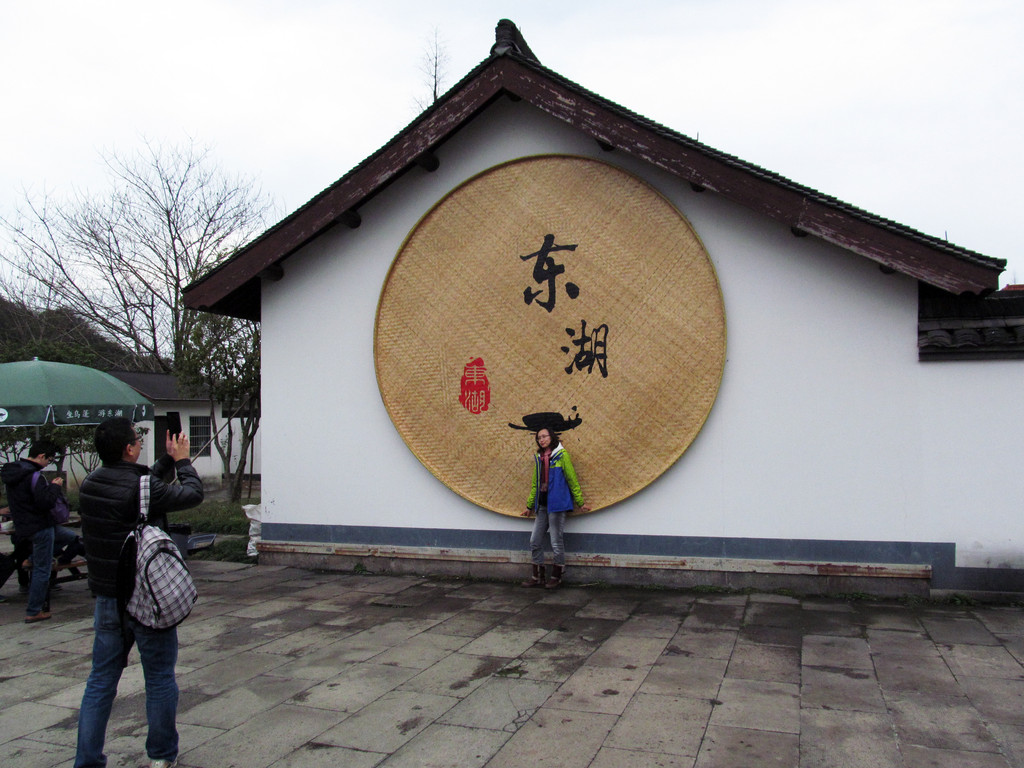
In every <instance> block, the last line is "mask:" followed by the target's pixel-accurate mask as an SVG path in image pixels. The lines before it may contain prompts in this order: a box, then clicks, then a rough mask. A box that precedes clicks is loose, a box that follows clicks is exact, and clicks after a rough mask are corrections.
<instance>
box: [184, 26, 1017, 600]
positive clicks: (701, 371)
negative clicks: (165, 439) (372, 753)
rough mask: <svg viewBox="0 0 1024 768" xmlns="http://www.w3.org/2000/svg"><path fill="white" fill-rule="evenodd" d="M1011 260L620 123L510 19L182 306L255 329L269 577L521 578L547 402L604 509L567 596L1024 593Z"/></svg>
mask: <svg viewBox="0 0 1024 768" xmlns="http://www.w3.org/2000/svg"><path fill="white" fill-rule="evenodd" d="M598 85H599V84H598ZM836 192H838V193H839V194H841V192H842V191H841V190H836ZM1004 266H1005V264H1004V263H1003V262H1002V261H1000V260H997V259H992V258H989V257H986V256H984V255H981V254H978V253H975V252H973V251H971V250H969V249H967V248H963V247H960V246H957V245H954V244H951V243H948V242H947V241H946V240H944V239H942V238H937V237H933V236H929V235H926V234H923V233H920V232H916V231H913V230H911V229H909V228H908V227H905V226H902V225H900V224H898V223H896V222H892V221H889V220H887V219H885V218H884V217H882V216H878V215H875V214H871V213H868V212H866V211H863V210H860V209H857V208H855V207H853V206H850V205H848V204H846V203H843V202H842V201H841V200H840V199H837V198H835V197H831V196H829V195H826V194H823V193H821V192H818V191H816V190H813V189H809V188H807V187H804V186H802V185H800V184H798V183H796V182H793V181H790V180H788V179H786V178H785V177H783V176H781V175H779V174H777V173H773V172H770V171H767V170H765V169H761V168H758V167H756V166H753V165H751V164H749V163H746V162H744V161H742V160H740V159H738V158H735V157H732V156H730V155H728V154H726V153H724V152H721V151H719V150H716V149H713V148H711V147H709V146H706V145H704V144H701V143H700V142H698V141H695V140H693V139H691V138H689V137H686V136H683V135H681V134H679V133H676V132H674V131H672V130H671V129H669V128H666V127H664V126H660V125H657V124H655V123H653V122H651V121H650V120H647V119H646V118H644V117H642V116H640V115H636V114H634V113H632V112H630V111H629V110H627V109H625V108H623V107H621V106H618V105H616V104H613V103H611V102H609V101H608V100H606V99H604V98H602V97H600V96H598V95H597V94H596V93H594V92H592V91H589V90H586V89H585V88H583V87H581V86H580V85H577V84H575V83H572V82H570V81H568V80H566V79H565V78H563V77H561V76H560V75H558V74H557V73H555V72H553V71H551V70H549V69H547V68H545V67H544V66H543V65H542V64H541V63H540V62H539V61H538V59H537V57H536V56H534V54H533V53H532V51H530V49H529V48H528V46H526V44H525V41H523V40H522V37H521V35H519V33H518V30H516V28H515V27H514V25H512V24H511V22H506V21H503V22H501V23H499V25H498V28H497V39H496V43H495V45H494V46H493V48H492V50H491V55H490V56H489V57H488V58H487V59H486V60H485V61H483V62H482V63H481V64H480V65H479V66H478V67H476V68H475V69H474V70H473V71H472V72H470V73H469V74H468V75H467V76H466V77H465V78H463V79H462V80H461V81H460V82H459V83H457V84H456V85H455V86H454V87H453V88H452V89H451V90H450V91H449V92H448V93H446V94H445V95H444V96H443V97H441V98H440V99H439V100H438V101H437V102H436V103H435V104H434V105H433V106H431V107H430V108H429V109H427V110H426V111H425V112H423V113H422V114H421V115H420V116H419V117H417V118H416V120H414V121H413V122H412V123H411V124H410V125H409V126H408V127H407V128H406V129H405V130H403V131H402V132H401V133H399V134H398V135H397V136H395V137H394V138H392V139H391V140H390V141H388V142H387V143H386V144H385V145H384V146H383V147H382V148H381V149H380V150H378V151H377V152H376V153H374V154H373V155H372V156H370V157H368V158H367V159H366V160H365V161H363V162H362V163H361V164H359V165H358V166H357V167H355V168H354V169H352V170H351V171H349V172H348V173H346V174H345V175H344V176H342V177H341V178H340V179H339V180H338V181H337V182H336V183H335V184H333V185H332V186H330V187H329V188H328V189H326V190H324V192H322V193H321V194H319V195H318V196H317V197H315V198H314V199H312V200H311V201H309V202H308V203H307V204H306V205H304V206H302V207H301V208H299V209H298V210H297V211H295V212H294V213H292V214H291V215H289V216H287V217H286V218H284V219H283V220H282V221H281V222H279V223H278V224H277V225H275V226H274V227H272V228H271V229H270V230H268V231H267V232H266V233H264V234H263V235H262V236H261V237H259V238H257V239H256V240H255V241H253V242H252V243H250V244H249V245H248V246H247V247H246V248H244V249H243V250H242V251H240V252H239V253H238V254H237V255H236V256H235V257H234V258H232V259H231V260H230V261H228V262H226V263H225V264H224V265H222V266H221V267H220V268H218V269H217V270H216V271H214V272H212V273H211V274H209V275H208V276H206V277H205V278H204V279H202V280H201V281H199V282H197V283H195V284H193V285H191V286H189V287H188V288H187V290H186V292H185V297H186V302H187V303H188V305H189V306H191V307H193V308H197V309H203V310H207V311H211V312H215V313H221V314H226V315H232V316H236V317H244V318H248V319H259V320H260V321H261V323H262V339H263V350H262V365H263V370H262V381H263V391H262V403H263V411H264V413H263V420H262V427H263V429H262V430H261V432H262V433H263V435H262V437H263V443H262V447H263V451H264V454H263V461H264V462H265V465H264V466H265V470H264V472H263V475H264V477H263V490H262V494H263V497H262V498H263V504H264V511H263V520H264V522H263V549H262V552H263V555H264V557H263V562H271V563H291V564H303V565H313V566H317V567H326V568H350V567H352V565H353V563H354V562H361V563H363V564H364V565H365V566H366V567H367V568H369V569H370V570H388V571H391V572H436V571H440V570H443V571H447V572H451V573H456V574H464V575H486V576H502V577H512V576H513V575H515V576H518V575H519V574H520V573H521V572H523V570H524V569H525V564H526V563H527V562H528V556H527V552H526V549H527V540H528V537H529V530H530V521H529V520H526V519H524V518H523V517H520V512H521V511H522V509H523V507H524V505H525V502H526V496H527V492H528V490H529V478H530V472H531V466H532V460H531V458H530V454H531V438H530V434H529V432H528V431H526V430H524V429H523V427H528V426H529V425H530V423H531V419H533V422H534V423H537V419H538V418H540V417H542V416H544V417H547V416H545V415H546V414H547V415H549V416H550V418H557V419H559V420H560V421H559V424H560V426H561V427H562V429H563V433H562V442H563V444H565V445H566V447H567V448H568V449H569V450H570V452H571V454H572V456H573V461H574V463H575V465H576V469H577V471H578V473H579V476H580V480H581V484H582V486H583V490H584V494H585V495H586V496H587V501H588V503H590V504H591V505H592V506H593V507H594V510H593V511H592V512H590V513H589V514H580V515H574V516H572V517H571V518H570V520H569V522H568V525H567V541H566V543H567V548H568V551H569V553H570V554H569V560H568V572H567V579H568V580H569V581H570V582H571V581H573V580H577V581H579V580H593V579H604V580H606V581H619V582H629V583H664V584H680V585H687V584H711V585H724V586H731V587H745V586H751V585H754V586H761V587H768V586H775V587H788V588H793V589H798V590H819V591H824V592H846V591H853V590H862V591H868V592H890V593H892V592H914V593H926V592H927V591H928V590H933V591H944V590H955V591H971V590H990V591H1022V590H1024V534H1022V533H1021V527H1020V525H1019V516H1020V508H1021V503H1022V499H1024V473H1021V472H1020V471H1019V465H1020V457H1021V448H1020V441H1019V437H1018V436H1019V435H1020V434H1021V433H1022V430H1024V398H1022V397H1021V394H1020V393H1021V384H1022V383H1024V365H1022V363H1021V360H1020V358H1021V353H1022V351H1024V338H1022V337H1021V333H1020V328H1021V322H1020V319H1021V317H1022V313H1021V311H1020V308H1019V306H1018V303H1019V301H1017V300H1009V301H1007V300H1006V299H1004V298H1002V297H1001V295H999V294H997V295H996V296H995V297H992V296H990V295H991V294H993V292H994V291H996V289H997V288H998V279H999V275H1000V273H1001V272H1002V270H1003V267H1004ZM602 328H603V329H604V330H603V331H601V330H600V329H602ZM968 331H969V332H970V333H968ZM971 339H974V341H971Z"/></svg>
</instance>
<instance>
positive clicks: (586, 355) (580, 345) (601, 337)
mask: <svg viewBox="0 0 1024 768" xmlns="http://www.w3.org/2000/svg"><path fill="white" fill-rule="evenodd" d="M565 333H566V335H568V336H569V337H570V338H571V339H572V345H573V347H575V348H576V354H575V355H574V356H573V359H572V362H571V363H569V365H567V366H566V368H565V372H566V373H572V372H573V369H574V368H575V369H576V370H577V371H582V370H586V372H587V373H592V372H593V370H594V364H595V363H596V364H597V369H598V370H599V371H600V372H601V377H602V378H605V379H607V378H608V326H607V325H599V326H597V327H596V328H594V329H593V330H592V331H591V332H590V333H589V334H588V333H587V321H586V320H580V335H579V336H578V337H577V336H576V329H575V328H566V329H565ZM562 351H563V352H565V353H566V354H569V353H570V352H571V351H572V347H562Z"/></svg>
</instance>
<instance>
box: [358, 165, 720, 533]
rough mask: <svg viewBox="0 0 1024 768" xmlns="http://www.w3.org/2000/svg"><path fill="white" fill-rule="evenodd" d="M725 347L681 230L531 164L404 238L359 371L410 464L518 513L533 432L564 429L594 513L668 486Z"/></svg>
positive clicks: (700, 251) (635, 185)
mask: <svg viewBox="0 0 1024 768" xmlns="http://www.w3.org/2000/svg"><path fill="white" fill-rule="evenodd" d="M725 343H726V329H725V312H724V308H723V303H722V295H721V291H720V288H719V285H718V279H717V276H716V275H715V270H714V267H713V265H712V264H711V260H710V259H709V258H708V255H707V252H706V251H705V249H704V246H703V244H702V243H701V241H700V239H699V238H698V237H697V235H696V233H695V232H694V231H693V228H692V227H691V226H690V224H689V222H687V220H686V219H685V218H684V217H683V215H682V214H681V213H680V212H679V211H678V210H677V209H676V208H675V207H674V206H673V205H672V204H671V203H669V202H668V201H667V200H666V199H665V198H664V197H662V196H661V195H660V194H659V193H658V192H657V191H656V190H654V189H653V188H652V187H650V186H649V185H648V184H646V183H645V182H643V181H642V180H640V179H639V178H637V177H635V176H633V175H631V174H629V173H626V172H624V171H622V170H621V169H619V168H616V167H614V166H611V165H608V164H607V163H603V162H599V161H596V160H592V159H588V158H581V157H567V156H541V157H531V158H526V159H523V160H518V161H515V162H511V163H507V164H504V165H500V166H497V167H495V168H492V169H490V170H488V171H486V172H484V173H482V174H480V175H479V176H476V177H474V178H472V179H470V180H469V181H467V182H465V183H464V184H462V185H461V186H459V187H458V188H456V189H455V190H453V191H452V192H451V193H450V194H448V195H447V196H446V197H445V198H444V199H442V200H441V201H440V202H439V203H438V204H437V205H436V206H435V207H434V208H433V209H432V210H431V211H430V212H429V213H427V214H426V216H424V217H423V219H422V220H421V221H420V222H419V223H418V224H417V225H416V227H415V228H414V229H413V231H412V232H411V233H410V234H409V236H408V238H407V239H406V241H405V243H404V244H403V245H402V247H401V249H400V250H399V252H398V255H397V256H396V257H395V261H394V263H393V264H392V266H391V270H390V272H389V273H388V277H387V280H386V281H385V284H384V288H383V290H382V293H381V297H380V303H379V305H378V310H377V322H376V328H375V337H374V359H375V364H376V369H377V381H378V384H379V386H380V391H381V397H382V398H383V400H384V405H385V407H386V408H387V411H388V414H389V415H390V417H391V420H392V422H393V423H394V425H395V427H396V428H397V429H398V431H399V433H400V434H401V436H402V439H403V440H404V441H405V442H406V444H407V445H408V446H409V448H410V449H411V450H412V451H413V453H414V454H415V455H416V457H417V458H418V459H419V460H420V461H421V462H422V463H423V464H424V465H425V466H426V467H427V468H428V469H429V470H430V471H431V472H432V473H433V474H434V475H435V476H436V477H437V478H438V479H439V480H441V481H442V482H443V483H444V484H445V485H447V486H448V487H449V488H451V489H452V490H453V491H455V492H456V493H458V494H460V495H461V496H463V497H465V498H466V499H469V500H470V501H472V502H474V503H475V504H478V505H480V506H482V507H485V508H487V509H490V510H493V511H495V512H499V513H502V514H506V515H519V514H520V513H521V512H522V511H523V510H524V508H525V504H526V499H527V495H528V493H529V489H530V476H531V472H532V471H533V460H532V458H531V456H532V452H533V451H534V450H535V447H534V441H533V432H532V429H535V428H536V427H537V426H538V425H540V424H546V425H552V426H557V427H559V428H560V429H561V442H562V444H563V445H564V446H565V447H566V448H567V449H568V451H569V453H570V456H571V457H572V461H573V464H574V466H575V468H576V472H577V475H578V477H579V481H580V484H581V486H582V488H583V494H584V498H585V499H586V502H587V504H589V505H590V506H591V507H592V508H593V509H595V510H596V509H599V508H602V507H607V506H608V505H610V504H614V503H615V502H616V501H620V500H622V499H624V498H626V497H628V496H630V495H632V494H633V493H636V492H637V491H639V490H640V489H642V488H644V487H645V486H647V485H648V484H650V483H651V482H653V481H654V480H655V479H656V478H657V477H658V476H660V475H661V474H662V473H663V472H665V470H666V469H668V468H669V467H670V466H671V465H672V464H673V463H674V462H675V461H676V460H677V459H679V457H680V456H681V455H682V454H683V452H684V451H685V450H686V449H687V447H689V445H690V444H691V443H692V442H693V440H694V438H695V437H696V436H697V434H698V432H699V431H700V429H701V427H702V426H703V424H704V422H705V420H706V419H707V416H708V413H709V412H710V410H711V407H712V405H713V404H714V401H715V396H716V395H717V393H718V388H719V384H720V383H721V379H722V369H723V366H724V362H725Z"/></svg>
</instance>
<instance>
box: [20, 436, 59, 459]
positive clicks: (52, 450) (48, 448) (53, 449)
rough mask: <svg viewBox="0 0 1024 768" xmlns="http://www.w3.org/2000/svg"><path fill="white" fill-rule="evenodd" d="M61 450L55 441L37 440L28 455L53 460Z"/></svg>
mask: <svg viewBox="0 0 1024 768" xmlns="http://www.w3.org/2000/svg"><path fill="white" fill-rule="evenodd" d="M59 450H60V447H59V446H58V445H57V444H56V443H55V442H53V440H36V441H35V442H34V443H32V446H31V447H30V448H29V449H28V455H29V456H39V455H40V454H42V455H43V456H45V457H46V458H48V459H52V458H53V457H54V456H56V455H57V452H58V451H59Z"/></svg>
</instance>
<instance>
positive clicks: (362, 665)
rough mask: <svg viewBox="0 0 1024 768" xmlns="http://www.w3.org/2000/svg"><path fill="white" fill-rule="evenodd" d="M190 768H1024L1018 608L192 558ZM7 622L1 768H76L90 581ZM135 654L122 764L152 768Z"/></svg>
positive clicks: (112, 753) (183, 672)
mask: <svg viewBox="0 0 1024 768" xmlns="http://www.w3.org/2000/svg"><path fill="white" fill-rule="evenodd" d="M192 568H193V570H194V573H195V575H196V579H197V582H198V584H199V588H200V594H201V599H200V602H199V603H198V605H197V607H196V609H195V611H194V612H193V615H192V616H191V617H190V618H189V620H188V621H186V622H185V623H184V624H183V625H182V626H181V627H180V628H179V639H180V653H179V664H178V683H179V686H180V688H181V698H180V702H179V709H178V723H179V732H180V735H181V754H180V756H179V764H180V766H181V768H232V767H233V766H238V768H243V767H244V768H254V767H255V768H325V767H326V766H331V767H332V768H334V767H335V766H346V767H348V766H351V767H352V768H379V767H386V768H412V767H413V766H415V767H416V768H441V767H442V766H458V767H459V768H476V767H478V766H479V767H483V766H488V767H495V766H515V768H520V766H529V768H533V767H534V766H545V765H552V766H559V768H573V767H574V766H579V768H633V767H634V766H635V767H636V768H640V767H641V766H642V767H643V768H649V767H658V766H662V767H663V768H738V767H739V766H743V767H744V768H762V766H764V767H765V768H767V767H769V766H770V767H772V768H779V767H782V766H790V767H792V768H858V767H859V766H865V768H887V767H888V766H893V768H923V767H924V766H938V767H939V768H943V767H945V766H950V767H953V766H956V768H973V767H975V766H976V767H977V768H1024V611H1021V610H1020V609H1019V608H1017V607H1016V606H1009V605H996V606H969V605H966V606H963V605H939V604H933V603H916V604H915V603H907V604H904V603H901V602H898V601H889V600H862V601H849V600H843V599H829V598H822V597H811V598H801V597H798V596H794V595H790V594H770V593H750V594H747V593H723V594H717V593H702V592H699V591H696V590H695V591H675V590H659V589H629V588H614V589H609V588H605V587H602V586H599V585H591V586H580V585H572V584H571V583H569V584H566V586H565V587H564V588H563V589H560V590H557V591H548V590H527V589H521V588H519V587H518V586H517V585H515V584H506V583H497V582H477V581H468V580H459V579H452V578H448V577H438V578H429V577H426V578H419V577H412V576H400V577H388V576H373V575H365V574H354V573H318V572H312V571H307V570H302V569H294V568H288V567H273V568H269V567H258V566H248V565H242V564H231V563H213V562H205V561H204V562H195V563H193V564H192ZM4 596H5V597H7V598H8V602H7V603H5V604H2V605H0V683H2V684H0V766H3V768H23V767H24V768H50V766H67V765H69V764H70V762H71V760H72V758H73V754H74V744H75V739H76V733H77V712H78V705H79V702H80V700H81V696H82V691H83V690H84V686H85V680H86V678H87V676H88V674H89V668H90V653H91V642H92V619H91V615H92V599H91V595H90V594H89V592H88V588H87V585H86V583H85V582H71V583H68V584H65V585H64V588H63V589H62V590H61V591H60V592H57V593H55V594H54V596H53V601H52V603H53V604H52V609H53V613H54V618H53V620H51V621H48V622H45V623H43V624H36V625H25V624H24V622H23V616H24V596H23V595H19V594H18V593H17V589H16V586H14V585H13V584H12V585H8V586H6V587H5V589H4ZM145 738H146V723H145V693H144V681H143V676H142V669H141V665H140V664H139V662H138V657H137V655H136V654H135V653H133V654H132V657H131V659H130V661H129V665H128V667H127V668H126V670H125V672H124V675H123V677H122V680H121V685H120V689H119V695H118V698H117V700H116V702H115V705H114V710H113V713H112V717H111V723H110V728H109V729H108V734H107V752H108V756H109V765H110V766H111V767H112V768H114V767H121V768H135V767H136V766H140V765H143V764H144V763H145V757H144V754H143V752H144V747H145Z"/></svg>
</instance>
